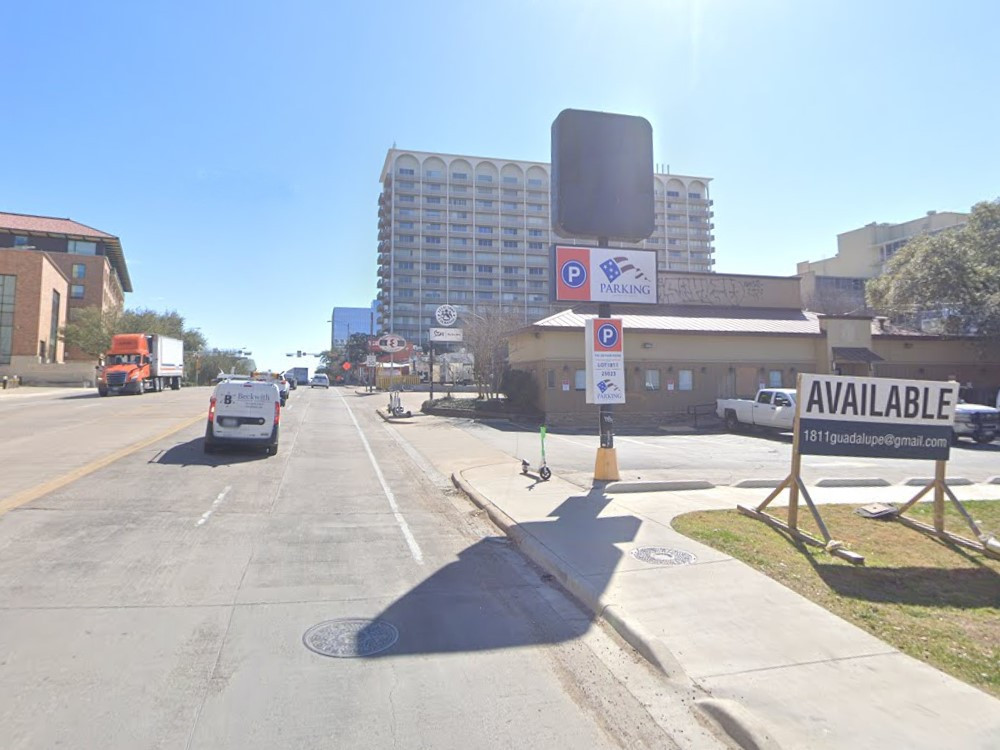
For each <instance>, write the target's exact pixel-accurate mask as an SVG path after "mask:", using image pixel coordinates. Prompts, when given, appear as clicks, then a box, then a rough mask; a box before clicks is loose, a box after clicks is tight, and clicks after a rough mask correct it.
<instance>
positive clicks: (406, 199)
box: [396, 195, 417, 203]
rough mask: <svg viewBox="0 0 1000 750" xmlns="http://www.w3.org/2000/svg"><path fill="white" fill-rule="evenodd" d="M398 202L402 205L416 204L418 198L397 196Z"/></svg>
mask: <svg viewBox="0 0 1000 750" xmlns="http://www.w3.org/2000/svg"><path fill="white" fill-rule="evenodd" d="M396 200H398V201H399V202H400V203H416V202H417V198H416V196H414V195H397V196H396Z"/></svg>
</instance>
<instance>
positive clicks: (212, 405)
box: [208, 396, 215, 422]
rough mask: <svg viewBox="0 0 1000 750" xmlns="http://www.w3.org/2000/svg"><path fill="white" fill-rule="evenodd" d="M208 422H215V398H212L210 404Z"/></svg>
mask: <svg viewBox="0 0 1000 750" xmlns="http://www.w3.org/2000/svg"><path fill="white" fill-rule="evenodd" d="M208 421H209V422H214V421H215V396H212V400H211V401H209V402H208Z"/></svg>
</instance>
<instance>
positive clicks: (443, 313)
mask: <svg viewBox="0 0 1000 750" xmlns="http://www.w3.org/2000/svg"><path fill="white" fill-rule="evenodd" d="M434 319H435V320H436V321H437V322H438V325H442V326H453V325H455V321H456V320H458V310H456V309H455V308H454V307H453V306H452V305H441V306H440V307H438V309H437V310H435V311H434ZM431 330H434V329H433V328H432V329H431ZM431 340H432V341H433V339H431Z"/></svg>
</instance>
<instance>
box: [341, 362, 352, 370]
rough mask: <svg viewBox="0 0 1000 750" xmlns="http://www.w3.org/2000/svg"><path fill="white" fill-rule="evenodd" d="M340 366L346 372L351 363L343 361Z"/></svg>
mask: <svg viewBox="0 0 1000 750" xmlns="http://www.w3.org/2000/svg"><path fill="white" fill-rule="evenodd" d="M341 367H342V368H343V370H344V372H347V371H348V370H350V369H351V363H350V362H344V364H342V365H341Z"/></svg>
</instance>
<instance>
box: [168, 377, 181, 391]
mask: <svg viewBox="0 0 1000 750" xmlns="http://www.w3.org/2000/svg"><path fill="white" fill-rule="evenodd" d="M180 389H181V379H180V378H174V379H173V380H172V381H171V383H170V390H172V391H179V390H180Z"/></svg>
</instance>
